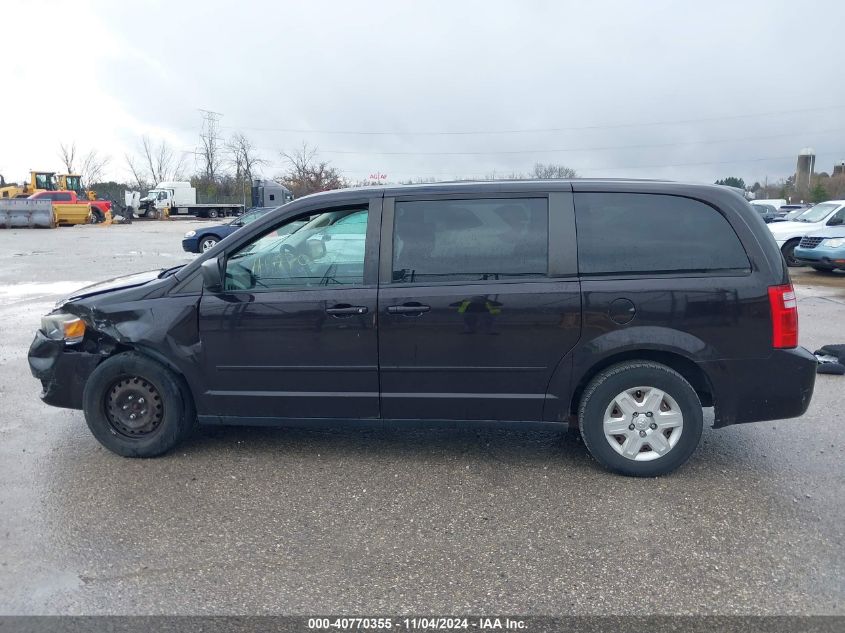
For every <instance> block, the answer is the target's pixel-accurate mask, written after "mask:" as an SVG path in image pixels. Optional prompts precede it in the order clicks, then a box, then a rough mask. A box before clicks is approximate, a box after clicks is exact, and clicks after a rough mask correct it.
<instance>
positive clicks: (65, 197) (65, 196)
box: [52, 193, 71, 202]
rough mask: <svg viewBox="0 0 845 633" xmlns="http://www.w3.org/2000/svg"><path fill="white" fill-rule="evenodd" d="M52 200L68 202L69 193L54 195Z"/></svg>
mask: <svg viewBox="0 0 845 633" xmlns="http://www.w3.org/2000/svg"><path fill="white" fill-rule="evenodd" d="M52 197H53V200H55V201H56V202H70V200H71V198H70V194H69V193H54V194H53V196H52Z"/></svg>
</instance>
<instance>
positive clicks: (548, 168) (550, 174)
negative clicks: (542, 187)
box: [531, 163, 578, 180]
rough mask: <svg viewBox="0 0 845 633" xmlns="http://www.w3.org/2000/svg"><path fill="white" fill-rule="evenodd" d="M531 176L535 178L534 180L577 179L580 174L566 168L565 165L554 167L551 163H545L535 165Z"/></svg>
mask: <svg viewBox="0 0 845 633" xmlns="http://www.w3.org/2000/svg"><path fill="white" fill-rule="evenodd" d="M531 176H533V177H534V178H544V179H547V180H550V179H556V178H577V177H578V172H576V171H575V170H574V169H572V168H571V167H566V166H564V165H553V164H551V163H549V164H548V165H547V164H545V163H535V164H534V169H533V171H532V172H531Z"/></svg>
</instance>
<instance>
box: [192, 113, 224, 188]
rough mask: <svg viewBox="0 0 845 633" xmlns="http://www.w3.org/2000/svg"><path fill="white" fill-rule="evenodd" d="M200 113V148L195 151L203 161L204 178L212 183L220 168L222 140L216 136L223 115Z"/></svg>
mask: <svg viewBox="0 0 845 633" xmlns="http://www.w3.org/2000/svg"><path fill="white" fill-rule="evenodd" d="M198 109H199V111H200V112H202V119H203V120H202V130H201V131H200V147H199V148H198V149H197V154H198V155H199V156H200V157H201V158H202V160H203V163H204V164H203V171H204V173H205V177H206V179H207V180H208V181H209V182H214V180H215V179H216V178H217V170H218V169H219V168H220V160H221V158H220V143H221V142H222V139H221V138H220V137H219V136H218V135H217V122H218V121H219V120H220V117H222V116H223V115H222V114H221V113H220V112H214V111H212V110H203V109H202V108H198Z"/></svg>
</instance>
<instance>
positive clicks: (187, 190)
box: [138, 181, 244, 218]
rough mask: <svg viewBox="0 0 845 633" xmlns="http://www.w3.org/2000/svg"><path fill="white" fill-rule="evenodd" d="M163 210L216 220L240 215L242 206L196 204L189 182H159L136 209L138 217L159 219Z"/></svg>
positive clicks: (208, 203) (194, 193)
mask: <svg viewBox="0 0 845 633" xmlns="http://www.w3.org/2000/svg"><path fill="white" fill-rule="evenodd" d="M165 209H168V210H169V213H170V215H171V216H174V215H196V216H198V217H201V218H217V217H222V216H227V215H240V214H241V213H243V210H244V205H242V204H234V203H230V202H206V203H203V204H197V190H196V189H194V188H193V187H192V186H191V183H190V182H186V181H172V182H160V183H158V184H157V185H156V186H155V188H154V189H150V191H149V193H147V195H146V196H144V197H143V198H141V200H140V203H139V208H138V215H139V216H140V217H161V214H162V213H163V212H164V210H165Z"/></svg>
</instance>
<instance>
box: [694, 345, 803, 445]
mask: <svg viewBox="0 0 845 633" xmlns="http://www.w3.org/2000/svg"><path fill="white" fill-rule="evenodd" d="M817 364H818V363H817V361H816V357H815V356H813V354H811V353H810V352H809V351H807V350H806V349H804V348H803V347H797V348H795V349H779V350H774V351H773V353H772V355H771V356H770V357H769V358H766V359H761V360H727V361H712V362H706V363H701V368H702V369H703V370H704V371H705V373H706V374H707V376H708V377H709V378H710V382H711V385H712V387H713V397H714V405H715V409H716V420H715V423H714V424H713V426H714V427H715V428H719V427H723V426H729V425H731V424H743V423H745V422H761V421H764V420H783V419H786V418H796V417H798V416H800V415H803V414H804V412H805V411H806V410H807V407H809V406H810V399H811V398H812V397H813V387H814V386H815V382H816V366H817Z"/></svg>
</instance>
